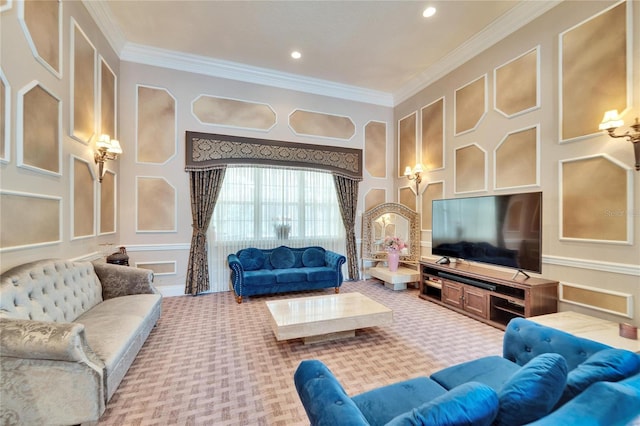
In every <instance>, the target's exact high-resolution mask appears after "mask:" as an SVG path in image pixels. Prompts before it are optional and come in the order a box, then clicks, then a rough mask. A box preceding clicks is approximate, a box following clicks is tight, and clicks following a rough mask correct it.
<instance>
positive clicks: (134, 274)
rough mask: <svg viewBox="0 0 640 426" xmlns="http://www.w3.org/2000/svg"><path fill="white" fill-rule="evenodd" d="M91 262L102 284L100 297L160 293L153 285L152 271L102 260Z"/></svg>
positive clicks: (109, 297) (111, 297) (110, 297)
mask: <svg viewBox="0 0 640 426" xmlns="http://www.w3.org/2000/svg"><path fill="white" fill-rule="evenodd" d="M92 263H93V269H94V270H95V271H96V275H98V279H100V284H102V298H103V299H104V300H107V299H113V298H114V297H120V296H129V295H132V294H160V293H159V292H158V290H156V288H155V287H154V286H153V271H151V270H149V269H142V268H133V267H129V266H123V265H113V264H111V263H105V262H102V261H96V262H92Z"/></svg>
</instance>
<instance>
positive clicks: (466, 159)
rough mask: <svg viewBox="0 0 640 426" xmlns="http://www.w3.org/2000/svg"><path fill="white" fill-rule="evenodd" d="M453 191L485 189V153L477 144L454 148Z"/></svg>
mask: <svg viewBox="0 0 640 426" xmlns="http://www.w3.org/2000/svg"><path fill="white" fill-rule="evenodd" d="M455 159H456V164H455V182H456V184H455V187H456V188H455V192H456V193H463V192H475V191H486V190H487V153H486V152H485V150H483V149H482V148H480V147H479V146H478V145H477V144H471V145H467V146H463V147H461V148H458V149H456V155H455Z"/></svg>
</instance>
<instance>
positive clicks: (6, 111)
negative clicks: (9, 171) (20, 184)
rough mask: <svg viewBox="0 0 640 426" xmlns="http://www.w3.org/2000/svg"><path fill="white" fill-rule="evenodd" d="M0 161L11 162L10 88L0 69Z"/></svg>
mask: <svg viewBox="0 0 640 426" xmlns="http://www.w3.org/2000/svg"><path fill="white" fill-rule="evenodd" d="M0 107H2V111H0V161H2V162H7V161H9V160H11V152H10V150H11V148H10V147H11V144H10V143H9V141H10V140H11V86H9V82H8V81H7V78H6V77H5V76H4V72H3V71H2V68H0Z"/></svg>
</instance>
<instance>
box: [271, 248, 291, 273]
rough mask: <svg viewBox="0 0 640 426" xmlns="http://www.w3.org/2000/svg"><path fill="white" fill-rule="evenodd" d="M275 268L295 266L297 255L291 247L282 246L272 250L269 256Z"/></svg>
mask: <svg viewBox="0 0 640 426" xmlns="http://www.w3.org/2000/svg"><path fill="white" fill-rule="evenodd" d="M269 258H270V260H271V264H272V265H273V267H274V268H275V269H287V268H293V265H294V264H295V263H296V255H295V254H293V251H292V250H291V249H290V248H289V247H285V246H281V247H278V248H277V249H275V250H274V251H272V252H271V256H269Z"/></svg>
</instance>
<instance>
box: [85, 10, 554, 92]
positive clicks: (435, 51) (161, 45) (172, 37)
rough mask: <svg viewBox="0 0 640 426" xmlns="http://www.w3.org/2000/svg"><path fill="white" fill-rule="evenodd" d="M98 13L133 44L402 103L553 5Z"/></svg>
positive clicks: (123, 11)
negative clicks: (475, 49)
mask: <svg viewBox="0 0 640 426" xmlns="http://www.w3.org/2000/svg"><path fill="white" fill-rule="evenodd" d="M86 3H87V2H86V1H85V4H86ZM100 3H102V6H101V7H103V10H104V11H106V16H108V17H109V20H110V25H111V26H112V27H114V29H116V30H118V31H119V33H120V34H121V36H123V38H124V41H125V44H129V45H136V46H138V47H139V46H150V47H153V48H158V49H163V50H166V51H171V52H180V53H182V54H191V55H198V56H201V57H205V58H210V59H213V60H216V61H225V62H229V63H233V64H234V65H240V66H246V67H250V68H252V69H253V68H256V69H259V70H262V71H264V72H265V73H269V72H275V73H286V74H287V75H289V74H291V75H295V76H301V77H305V78H312V79H318V80H322V81H328V82H333V83H338V84H343V85H349V86H354V87H358V88H363V89H368V90H373V91H379V92H384V93H394V92H397V91H399V90H401V89H402V88H403V86H406V85H407V84H409V83H410V82H411V81H412V80H415V79H416V78H417V77H418V76H420V75H421V74H424V73H425V71H427V72H428V70H429V69H430V68H432V67H434V65H436V64H437V63H438V62H439V61H442V60H443V59H445V58H447V55H449V56H450V54H451V52H454V51H456V50H460V49H461V48H462V47H464V46H465V44H468V43H469V40H472V39H474V38H475V39H478V37H479V36H480V35H485V38H486V33H488V32H489V31H495V30H498V31H500V29H501V28H504V27H509V25H515V26H516V27H517V26H521V25H522V24H524V22H523V23H522V24H521V23H516V24H514V23H513V22H512V21H514V20H520V21H522V17H517V16H516V17H512V16H511V15H509V12H510V11H511V12H513V10H516V9H518V7H519V6H522V5H523V3H538V4H542V3H555V2H542V1H540V2H523V1H510V0H500V1H481V0H477V1H451V0H450V1H152V0H135V1H127V0H106V1H105V0H103V1H101V2H100ZM427 6H435V7H436V8H437V13H436V15H435V16H433V17H431V18H424V17H423V16H422V11H423V9H424V8H426V7H427ZM528 7H531V6H528ZM536 7H538V8H540V6H536ZM547 8H548V7H547ZM526 19H532V18H528V17H527V18H525V20H526ZM485 47H488V46H485ZM292 50H299V51H300V52H302V55H303V56H302V59H300V60H298V61H295V60H293V59H292V58H291V57H290V53H291V51H292Z"/></svg>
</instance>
